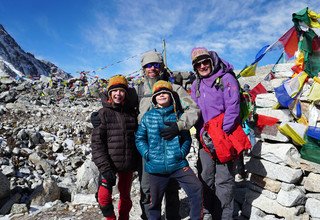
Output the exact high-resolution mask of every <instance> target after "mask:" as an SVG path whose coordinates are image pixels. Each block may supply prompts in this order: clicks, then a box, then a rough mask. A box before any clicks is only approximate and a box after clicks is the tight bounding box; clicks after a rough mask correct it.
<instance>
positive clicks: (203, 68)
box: [194, 59, 212, 77]
mask: <svg viewBox="0 0 320 220" xmlns="http://www.w3.org/2000/svg"><path fill="white" fill-rule="evenodd" d="M194 67H195V69H196V70H197V72H198V73H199V74H200V76H202V77H206V76H208V75H209V74H210V73H211V72H212V66H211V60H210V59H205V60H202V61H200V62H198V63H196V64H195V65H194Z"/></svg>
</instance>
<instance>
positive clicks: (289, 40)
mask: <svg viewBox="0 0 320 220" xmlns="http://www.w3.org/2000/svg"><path fill="white" fill-rule="evenodd" d="M279 42H280V43H281V44H282V45H283V47H284V50H285V52H286V54H287V56H288V58H291V57H293V55H294V53H295V52H296V51H297V50H298V42H299V40H298V33H297V31H296V29H295V27H292V28H290V30H288V31H287V32H286V33H285V34H284V35H282V37H280V38H279Z"/></svg>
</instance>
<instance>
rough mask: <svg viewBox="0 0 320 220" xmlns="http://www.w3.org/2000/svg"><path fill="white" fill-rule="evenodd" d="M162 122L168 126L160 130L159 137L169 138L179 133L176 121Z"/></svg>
mask: <svg viewBox="0 0 320 220" xmlns="http://www.w3.org/2000/svg"><path fill="white" fill-rule="evenodd" d="M164 124H165V125H167V126H169V127H167V128H164V129H162V131H160V135H161V137H163V138H164V139H165V140H171V139H173V138H174V137H175V136H177V135H178V134H179V132H180V131H179V128H178V125H177V123H176V122H165V123H164Z"/></svg>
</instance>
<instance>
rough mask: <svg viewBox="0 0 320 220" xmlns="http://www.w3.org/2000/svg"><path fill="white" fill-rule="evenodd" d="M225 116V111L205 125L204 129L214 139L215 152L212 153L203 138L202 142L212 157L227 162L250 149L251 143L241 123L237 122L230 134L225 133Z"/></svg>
mask: <svg viewBox="0 0 320 220" xmlns="http://www.w3.org/2000/svg"><path fill="white" fill-rule="evenodd" d="M223 118H224V113H222V114H220V115H218V116H217V117H215V118H212V119H210V121H208V122H207V123H206V124H205V125H204V130H205V131H207V132H208V134H209V136H210V137H211V139H212V142H213V146H214V148H215V153H214V154H212V153H211V152H210V149H208V147H207V146H206V145H205V144H204V143H203V141H202V140H201V142H202V145H203V147H204V150H205V151H206V152H208V153H210V155H211V157H212V158H215V157H217V158H218V160H219V161H220V162H221V163H226V162H228V161H230V160H233V159H235V158H237V157H238V156H239V155H240V153H241V152H242V151H244V150H248V149H250V148H251V143H250V141H249V139H248V137H247V135H246V134H245V133H244V131H243V129H242V127H241V125H240V124H237V125H236V127H235V129H234V130H233V131H232V132H231V133H230V134H227V133H225V132H224V131H223V129H222V125H223ZM201 138H202V137H201Z"/></svg>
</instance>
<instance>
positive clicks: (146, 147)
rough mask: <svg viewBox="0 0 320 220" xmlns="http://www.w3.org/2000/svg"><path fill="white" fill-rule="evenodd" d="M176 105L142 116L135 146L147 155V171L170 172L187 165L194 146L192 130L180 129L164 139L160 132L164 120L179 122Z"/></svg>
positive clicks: (155, 109) (163, 125) (142, 153)
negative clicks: (175, 109) (187, 157)
mask: <svg viewBox="0 0 320 220" xmlns="http://www.w3.org/2000/svg"><path fill="white" fill-rule="evenodd" d="M176 121H177V117H176V113H175V112H174V108H173V105H171V106H169V107H166V108H153V109H151V110H150V111H148V112H147V113H145V115H144V116H143V117H142V120H141V123H140V125H139V127H138V131H137V133H136V146H137V148H138V150H139V152H140V154H141V155H142V157H143V158H144V162H145V171H146V172H147V173H160V174H168V173H172V172H174V171H175V170H178V169H181V168H183V167H186V166H188V165H189V164H188V161H187V160H186V159H185V158H186V156H187V154H188V153H189V150H190V146H191V136H190V132H189V131H181V132H180V135H178V136H176V137H174V138H173V139H172V140H165V139H163V138H162V137H161V136H160V131H161V130H162V129H163V128H164V127H165V126H166V125H165V124H164V122H176Z"/></svg>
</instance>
